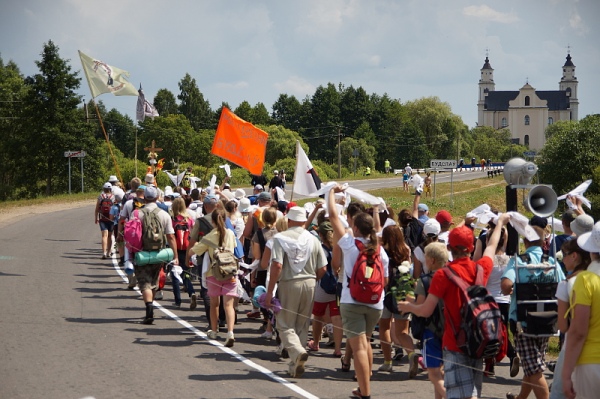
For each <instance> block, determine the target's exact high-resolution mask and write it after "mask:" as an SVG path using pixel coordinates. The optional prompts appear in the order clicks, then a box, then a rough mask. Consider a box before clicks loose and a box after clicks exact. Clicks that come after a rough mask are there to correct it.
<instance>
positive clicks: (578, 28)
mask: <svg viewBox="0 0 600 399" xmlns="http://www.w3.org/2000/svg"><path fill="white" fill-rule="evenodd" d="M569 25H570V26H571V28H572V29H573V30H574V31H575V33H577V34H578V35H584V34H586V33H587V32H588V27H587V26H586V24H585V23H584V22H583V19H582V18H581V15H579V12H578V11H577V10H573V12H572V13H571V16H570V17H569Z"/></svg>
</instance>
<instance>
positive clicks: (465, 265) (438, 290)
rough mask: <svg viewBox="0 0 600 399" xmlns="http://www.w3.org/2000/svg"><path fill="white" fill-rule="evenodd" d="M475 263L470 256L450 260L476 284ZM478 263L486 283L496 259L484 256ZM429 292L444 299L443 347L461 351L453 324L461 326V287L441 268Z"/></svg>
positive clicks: (471, 282) (460, 275) (466, 278)
mask: <svg viewBox="0 0 600 399" xmlns="http://www.w3.org/2000/svg"><path fill="white" fill-rule="evenodd" d="M475 264H476V263H475V262H473V261H472V260H471V259H470V258H460V259H458V260H455V261H452V262H450V267H451V268H452V270H454V272H455V273H456V274H457V275H458V276H459V277H460V278H462V279H463V280H465V281H466V282H467V283H469V284H474V283H475V276H476V268H475ZM477 264H479V265H481V267H483V285H485V284H487V281H488V278H489V277H490V273H491V272H492V267H493V266H494V261H493V260H492V259H491V258H490V257H488V256H484V257H483V258H481V259H479V260H478V261H477ZM429 293H430V294H432V295H435V296H436V297H438V298H439V299H442V300H443V301H444V336H443V337H442V347H443V348H444V349H447V350H450V351H454V352H460V351H461V350H460V349H459V348H458V345H457V344H456V336H455V334H454V330H453V329H452V328H453V327H452V326H454V329H455V330H458V329H459V328H460V321H461V317H460V308H461V307H462V303H463V300H462V295H461V293H460V289H459V288H458V286H457V285H456V284H454V283H453V282H452V281H450V280H448V278H447V277H446V274H445V273H444V271H443V270H441V269H440V270H438V271H437V272H435V274H434V275H433V279H432V280H431V286H430V287H429Z"/></svg>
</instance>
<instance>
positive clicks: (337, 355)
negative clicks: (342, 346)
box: [333, 352, 343, 357]
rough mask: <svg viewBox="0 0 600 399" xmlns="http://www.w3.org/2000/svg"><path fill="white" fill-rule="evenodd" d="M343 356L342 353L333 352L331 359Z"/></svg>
mask: <svg viewBox="0 0 600 399" xmlns="http://www.w3.org/2000/svg"><path fill="white" fill-rule="evenodd" d="M341 356H343V354H342V352H333V357H341Z"/></svg>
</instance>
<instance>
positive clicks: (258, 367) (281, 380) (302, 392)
mask: <svg viewBox="0 0 600 399" xmlns="http://www.w3.org/2000/svg"><path fill="white" fill-rule="evenodd" d="M112 264H113V267H114V269H115V270H116V271H117V273H118V274H119V276H121V278H122V279H123V280H124V281H125V282H128V278H127V275H126V274H125V272H124V271H123V270H121V268H120V267H119V265H118V262H117V259H116V255H113V257H112ZM135 290H136V291H137V293H138V294H140V295H141V292H140V290H139V288H138V287H135ZM154 306H155V307H156V308H157V309H159V310H160V311H162V312H163V313H164V314H166V315H167V316H169V317H170V318H171V319H173V320H175V321H176V322H178V323H179V324H181V325H182V326H183V327H185V328H187V329H188V330H190V331H191V332H193V333H194V334H195V335H197V336H198V337H200V338H202V339H204V340H206V341H207V342H208V343H209V344H211V345H213V346H215V347H217V348H219V349H220V350H221V351H223V352H225V353H227V354H229V355H231V356H232V357H234V358H236V359H237V360H239V361H240V362H242V363H244V364H245V365H247V366H249V367H252V368H253V369H255V370H257V371H259V372H261V373H263V374H264V375H266V376H267V377H269V378H271V379H272V380H274V381H275V382H278V383H280V384H282V385H283V386H285V387H286V388H288V389H290V390H292V391H294V392H296V393H297V394H298V395H301V396H303V397H305V398H307V399H319V397H318V396H315V395H313V394H312V393H310V392H308V391H305V390H304V389H302V388H300V387H299V386H297V385H295V384H292V383H291V382H289V381H287V380H286V379H285V378H281V377H279V376H278V375H276V374H274V373H273V372H272V371H271V370H269V369H267V368H266V367H263V366H261V365H260V364H257V363H254V362H253V361H252V360H250V359H248V358H246V357H244V356H242V355H240V354H239V353H237V352H236V351H234V350H233V349H231V348H227V347H225V346H224V345H223V344H222V343H220V342H219V341H215V340H211V339H209V338H208V336H207V335H206V334H205V333H204V332H202V331H200V330H198V329H197V328H196V327H194V326H192V325H191V324H190V323H188V322H187V321H185V320H182V319H181V318H179V316H177V315H176V314H175V313H173V312H171V311H170V310H169V309H165V308H164V307H163V306H162V305H161V304H160V303H159V302H157V301H154Z"/></svg>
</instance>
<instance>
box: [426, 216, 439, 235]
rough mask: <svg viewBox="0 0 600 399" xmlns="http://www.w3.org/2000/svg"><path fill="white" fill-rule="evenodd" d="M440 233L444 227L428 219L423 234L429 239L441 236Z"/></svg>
mask: <svg viewBox="0 0 600 399" xmlns="http://www.w3.org/2000/svg"><path fill="white" fill-rule="evenodd" d="M440 231H442V227H441V226H440V223H439V222H438V221H437V220H435V219H428V220H427V221H426V222H425V223H424V224H423V233H424V234H425V235H426V236H428V237H431V236H437V235H439V234H440Z"/></svg>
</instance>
